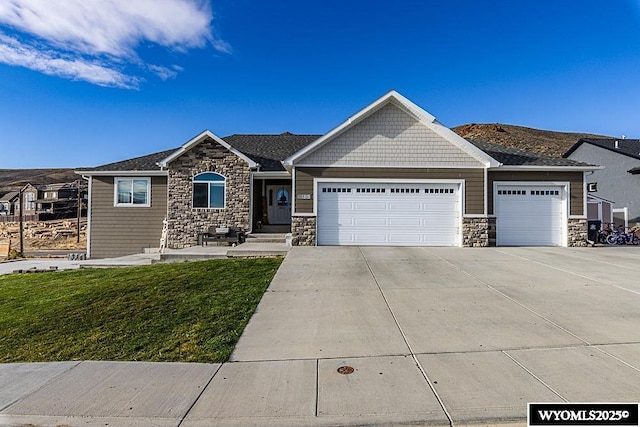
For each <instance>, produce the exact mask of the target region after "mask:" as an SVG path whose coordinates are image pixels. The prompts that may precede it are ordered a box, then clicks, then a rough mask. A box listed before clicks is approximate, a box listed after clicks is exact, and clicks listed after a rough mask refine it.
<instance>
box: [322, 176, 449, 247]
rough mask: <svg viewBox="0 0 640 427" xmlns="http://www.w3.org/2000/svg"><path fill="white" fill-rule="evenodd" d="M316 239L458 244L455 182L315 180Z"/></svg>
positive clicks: (326, 242)
mask: <svg viewBox="0 0 640 427" xmlns="http://www.w3.org/2000/svg"><path fill="white" fill-rule="evenodd" d="M317 202H318V207H317V236H318V244H319V245H385V246H458V245H459V240H460V239H459V232H460V231H459V227H460V212H461V203H460V185H459V184H458V183H437V184H436V183H370V182H369V183H366V182H363V183H357V182H348V183H346V182H331V183H329V182H322V183H319V184H318V197H317Z"/></svg>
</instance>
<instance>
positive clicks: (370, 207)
mask: <svg viewBox="0 0 640 427" xmlns="http://www.w3.org/2000/svg"><path fill="white" fill-rule="evenodd" d="M353 210H367V211H374V212H375V211H380V212H385V211H387V210H388V206H387V203H386V202H385V201H368V200H367V201H364V200H363V201H357V202H355V203H353Z"/></svg>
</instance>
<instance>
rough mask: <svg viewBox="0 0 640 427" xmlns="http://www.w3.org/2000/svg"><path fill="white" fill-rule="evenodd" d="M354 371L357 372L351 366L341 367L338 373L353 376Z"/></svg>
mask: <svg viewBox="0 0 640 427" xmlns="http://www.w3.org/2000/svg"><path fill="white" fill-rule="evenodd" d="M353 371H355V369H353V368H352V367H351V366H340V367H339V368H338V373H339V374H342V375H349V374H353Z"/></svg>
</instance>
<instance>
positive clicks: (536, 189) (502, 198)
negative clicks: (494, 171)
mask: <svg viewBox="0 0 640 427" xmlns="http://www.w3.org/2000/svg"><path fill="white" fill-rule="evenodd" d="M497 193H498V194H497V195H496V238H497V239H496V240H497V244H498V246H563V245H564V240H565V237H564V236H565V231H564V230H565V227H566V213H565V212H566V210H565V208H566V206H565V205H566V201H565V200H566V198H565V197H566V196H565V190H564V188H563V187H562V186H550V185H546V186H545V185H541V186H513V185H498V186H497Z"/></svg>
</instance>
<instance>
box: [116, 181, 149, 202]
mask: <svg viewBox="0 0 640 427" xmlns="http://www.w3.org/2000/svg"><path fill="white" fill-rule="evenodd" d="M115 187H116V194H115V206H139V207H149V206H151V197H150V195H151V179H150V178H116V185H115Z"/></svg>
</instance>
